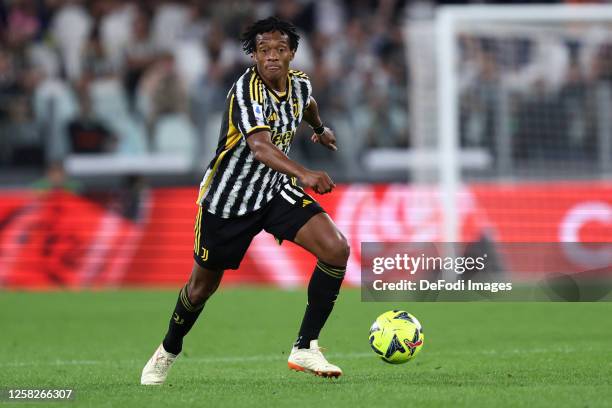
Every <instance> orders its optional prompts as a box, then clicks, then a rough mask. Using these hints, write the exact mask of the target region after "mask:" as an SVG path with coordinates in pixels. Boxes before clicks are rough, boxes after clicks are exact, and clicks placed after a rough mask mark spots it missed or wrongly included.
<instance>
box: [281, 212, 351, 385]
mask: <svg viewBox="0 0 612 408" xmlns="http://www.w3.org/2000/svg"><path fill="white" fill-rule="evenodd" d="M293 241H294V242H295V243H296V244H298V245H300V246H302V247H303V248H305V249H306V250H308V251H309V252H310V253H312V254H313V255H315V256H316V257H317V264H316V266H315V268H314V271H313V272H312V275H311V277H310V282H309V283H308V303H307V304H306V311H305V312H304V317H303V319H302V324H301V325H300V331H299V334H298V339H297V341H296V343H295V345H294V347H293V349H292V350H291V354H290V355H289V361H288V365H289V368H291V369H293V370H297V371H309V372H312V373H314V374H316V375H320V376H325V377H338V376H340V375H342V370H341V369H340V367H338V366H336V365H333V364H331V363H329V362H328V361H327V359H326V358H325V357H324V356H323V354H322V353H321V351H320V350H319V343H318V339H319V333H320V332H321V329H322V328H323V326H324V325H325V322H326V321H327V318H328V317H329V315H330V314H331V312H332V310H333V308H334V303H335V302H336V298H337V297H338V293H339V292H340V286H341V285H342V280H343V278H344V273H345V271H346V263H347V261H348V257H349V252H350V251H349V246H348V243H347V241H346V238H345V237H344V236H343V235H342V233H341V232H340V231H339V230H338V228H337V227H336V225H335V224H334V223H333V221H332V220H331V218H329V216H328V215H327V214H325V213H320V214H317V215H315V216H314V217H312V218H311V219H310V220H309V221H308V222H307V223H306V224H305V225H304V226H303V227H302V228H300V230H299V231H298V233H297V234H296V236H295V238H294V239H293Z"/></svg>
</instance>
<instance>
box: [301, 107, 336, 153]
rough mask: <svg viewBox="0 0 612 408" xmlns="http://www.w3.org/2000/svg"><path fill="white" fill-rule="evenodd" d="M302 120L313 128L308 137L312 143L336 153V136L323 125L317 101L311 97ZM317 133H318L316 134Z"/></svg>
mask: <svg viewBox="0 0 612 408" xmlns="http://www.w3.org/2000/svg"><path fill="white" fill-rule="evenodd" d="M303 117H304V120H305V121H306V122H307V123H308V124H309V125H310V127H312V128H313V130H314V133H313V135H312V136H311V137H310V140H312V141H313V143H321V144H322V145H323V146H325V147H327V148H328V149H330V150H333V151H336V150H338V147H337V146H336V135H334V132H333V131H332V130H331V129H330V128H328V127H327V126H324V125H323V121H322V120H321V117H320V116H319V107H318V105H317V101H315V99H314V98H313V97H312V96H311V97H310V100H309V102H308V106H307V107H306V109H304V116H303ZM317 132H319V133H317Z"/></svg>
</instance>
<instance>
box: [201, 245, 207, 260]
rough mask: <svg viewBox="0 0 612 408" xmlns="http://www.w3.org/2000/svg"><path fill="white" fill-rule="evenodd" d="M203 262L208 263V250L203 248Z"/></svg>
mask: <svg viewBox="0 0 612 408" xmlns="http://www.w3.org/2000/svg"><path fill="white" fill-rule="evenodd" d="M200 258H202V260H203V261H208V249H206V248H204V247H202V255H200Z"/></svg>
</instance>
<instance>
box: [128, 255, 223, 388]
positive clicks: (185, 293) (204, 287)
mask: <svg viewBox="0 0 612 408" xmlns="http://www.w3.org/2000/svg"><path fill="white" fill-rule="evenodd" d="M222 277H223V270H215V269H208V268H204V267H202V266H200V265H198V263H197V262H194V265H193V269H192V271H191V277H190V278H189V281H188V282H187V284H186V285H185V286H183V288H182V289H181V290H180V292H179V296H178V300H177V301H176V306H175V307H174V310H173V312H172V315H171V317H170V322H169V323H168V331H167V332H166V335H165V337H164V340H163V342H162V344H160V345H159V347H158V348H157V350H155V353H153V356H151V358H150V359H149V361H148V362H147V364H146V365H145V366H144V368H143V370H142V374H141V377H140V383H141V384H143V385H160V384H163V383H164V381H166V378H167V377H168V373H169V371H170V368H171V366H172V364H173V363H174V361H175V360H176V358H177V357H178V355H179V353H180V352H181V350H182V349H183V338H184V337H185V336H186V335H187V333H189V330H191V328H192V327H193V325H194V323H195V322H196V320H197V319H198V316H200V313H202V309H203V308H204V304H205V303H206V301H207V300H208V299H209V298H210V297H211V296H212V294H213V293H215V291H216V290H217V288H218V287H219V283H220V282H221V278H222Z"/></svg>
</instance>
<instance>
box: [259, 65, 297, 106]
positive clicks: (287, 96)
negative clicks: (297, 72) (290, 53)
mask: <svg viewBox="0 0 612 408" xmlns="http://www.w3.org/2000/svg"><path fill="white" fill-rule="evenodd" d="M253 72H255V75H257V76H258V77H259V79H260V80H261V83H262V84H263V85H264V86H265V87H266V89H267V90H268V91H269V92H270V95H272V97H273V98H274V99H276V101H277V102H280V101H285V100H290V99H291V88H292V86H291V75H290V74H289V73H287V91H285V93H284V94H283V95H279V94H278V92H276V91H275V90H274V89H272V88H270V87H269V86H268V85H266V83H265V81H264V80H263V77H262V76H261V75H260V74H259V71H257V67H256V66H253Z"/></svg>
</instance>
